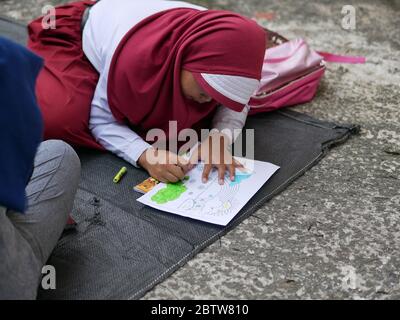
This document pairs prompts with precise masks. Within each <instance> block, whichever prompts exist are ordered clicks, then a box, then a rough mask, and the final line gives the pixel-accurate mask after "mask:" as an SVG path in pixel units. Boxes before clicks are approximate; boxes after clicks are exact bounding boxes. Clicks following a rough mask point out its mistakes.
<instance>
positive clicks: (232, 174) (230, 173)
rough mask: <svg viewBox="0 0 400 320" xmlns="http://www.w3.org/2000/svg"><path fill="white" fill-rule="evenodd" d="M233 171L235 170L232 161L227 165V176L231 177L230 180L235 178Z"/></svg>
mask: <svg viewBox="0 0 400 320" xmlns="http://www.w3.org/2000/svg"><path fill="white" fill-rule="evenodd" d="M235 171H236V167H235V164H234V163H232V164H230V165H229V176H230V178H231V181H234V180H235Z"/></svg>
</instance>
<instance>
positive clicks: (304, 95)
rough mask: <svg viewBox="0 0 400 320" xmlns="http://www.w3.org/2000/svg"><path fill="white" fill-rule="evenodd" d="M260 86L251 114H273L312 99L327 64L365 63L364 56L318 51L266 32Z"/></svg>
mask: <svg viewBox="0 0 400 320" xmlns="http://www.w3.org/2000/svg"><path fill="white" fill-rule="evenodd" d="M266 32H267V35H268V43H269V44H270V45H271V47H270V48H268V49H266V52H265V60H264V65H263V70H262V79H261V83H260V87H259V88H258V90H257V91H256V92H255V94H254V95H253V97H252V98H251V99H250V102H249V106H250V112H249V113H250V114H256V113H259V112H268V111H273V110H276V109H279V108H282V107H287V106H293V105H296V104H300V103H305V102H308V101H310V100H312V99H313V98H314V96H315V94H316V92H317V89H318V85H319V83H320V81H321V79H322V76H323V75H324V73H325V69H326V66H325V62H341V63H365V58H364V57H351V56H339V55H333V54H329V53H326V52H316V51H314V50H312V49H311V48H310V47H309V46H308V44H307V43H306V42H305V41H304V40H303V39H301V38H297V39H293V40H290V41H289V40H287V39H286V38H284V37H282V36H281V35H279V34H277V33H275V32H272V31H269V30H267V29H266Z"/></svg>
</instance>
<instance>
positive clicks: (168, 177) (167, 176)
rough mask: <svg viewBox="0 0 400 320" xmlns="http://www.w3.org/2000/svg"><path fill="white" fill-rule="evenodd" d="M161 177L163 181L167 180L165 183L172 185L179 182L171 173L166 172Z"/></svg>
mask: <svg viewBox="0 0 400 320" xmlns="http://www.w3.org/2000/svg"><path fill="white" fill-rule="evenodd" d="M162 177H163V178H164V179H165V180H167V182H172V183H175V182H178V181H179V180H180V179H179V178H177V177H176V176H175V175H174V174H172V173H171V172H169V171H167V170H166V171H165V172H164V173H163V175H162Z"/></svg>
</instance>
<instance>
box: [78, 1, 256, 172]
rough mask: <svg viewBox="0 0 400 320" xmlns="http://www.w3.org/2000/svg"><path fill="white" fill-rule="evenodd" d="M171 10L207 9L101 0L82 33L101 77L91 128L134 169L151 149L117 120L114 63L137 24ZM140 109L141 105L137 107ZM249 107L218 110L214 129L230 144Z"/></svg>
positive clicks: (183, 4) (182, 4) (170, 3)
mask: <svg viewBox="0 0 400 320" xmlns="http://www.w3.org/2000/svg"><path fill="white" fill-rule="evenodd" d="M172 8H193V9H197V10H207V9H206V8H204V7H200V6H197V5H193V4H190V3H186V2H180V1H166V0H146V1H142V0H118V1H115V0H101V1H99V2H98V3H97V4H96V5H95V6H94V7H92V9H91V10H90V15H89V18H88V20H87V22H86V25H85V28H84V30H83V51H84V53H85V55H86V57H87V58H88V59H89V61H90V62H91V63H92V65H93V66H94V67H95V69H96V70H97V71H98V72H99V74H100V77H99V81H98V84H97V87H96V90H95V93H94V97H93V100H92V105H91V113H90V120H89V128H90V130H91V132H92V135H93V137H94V138H95V139H96V140H97V141H98V142H99V143H100V144H101V145H102V146H103V147H104V148H105V149H107V150H109V151H111V152H113V153H114V154H116V155H117V156H119V157H121V158H123V159H124V160H126V161H127V162H129V163H131V164H132V165H134V166H138V165H137V160H138V159H139V157H140V156H141V154H142V153H143V152H144V151H145V150H147V149H148V148H150V147H151V145H150V144H148V143H147V142H146V141H144V140H143V139H142V138H141V137H140V136H139V135H138V134H136V133H135V132H134V131H132V130H131V129H130V128H129V127H128V126H126V125H123V124H121V123H119V122H117V120H116V119H115V118H114V116H113V114H112V112H111V110H110V106H109V104H108V99H107V81H108V73H109V69H110V65H111V60H112V57H113V55H114V52H115V50H116V49H117V47H118V44H119V43H120V41H121V40H122V38H123V37H124V36H125V34H126V33H127V32H128V31H129V30H131V29H132V28H133V27H134V26H135V25H136V24H137V23H139V22H140V21H142V20H143V19H146V18H147V17H149V16H151V15H153V14H156V13H157V12H161V11H164V10H168V9H172ZM138 107H139V108H140V106H138ZM247 113H248V108H245V109H244V110H243V112H235V111H233V110H231V109H229V108H226V107H224V106H220V107H218V110H217V111H216V113H215V116H214V118H213V127H214V128H216V129H218V130H220V131H222V130H224V129H225V131H224V132H228V133H230V138H231V142H232V141H234V140H235V139H236V137H237V134H235V133H234V130H235V129H236V130H237V129H242V128H243V126H244V124H245V122H246V118H247Z"/></svg>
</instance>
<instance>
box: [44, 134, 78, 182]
mask: <svg viewBox="0 0 400 320" xmlns="http://www.w3.org/2000/svg"><path fill="white" fill-rule="evenodd" d="M40 148H45V149H46V150H47V152H48V154H49V155H52V156H57V157H58V158H59V161H60V163H59V170H63V171H64V173H68V177H69V178H68V179H72V180H79V178H80V173H81V162H80V160H79V157H78V155H77V154H76V152H75V150H74V149H73V148H72V147H71V146H70V145H69V144H68V143H66V142H64V141H62V140H47V141H44V142H42V144H41V147H40ZM71 182H75V181H71ZM78 182H79V181H76V183H78Z"/></svg>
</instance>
